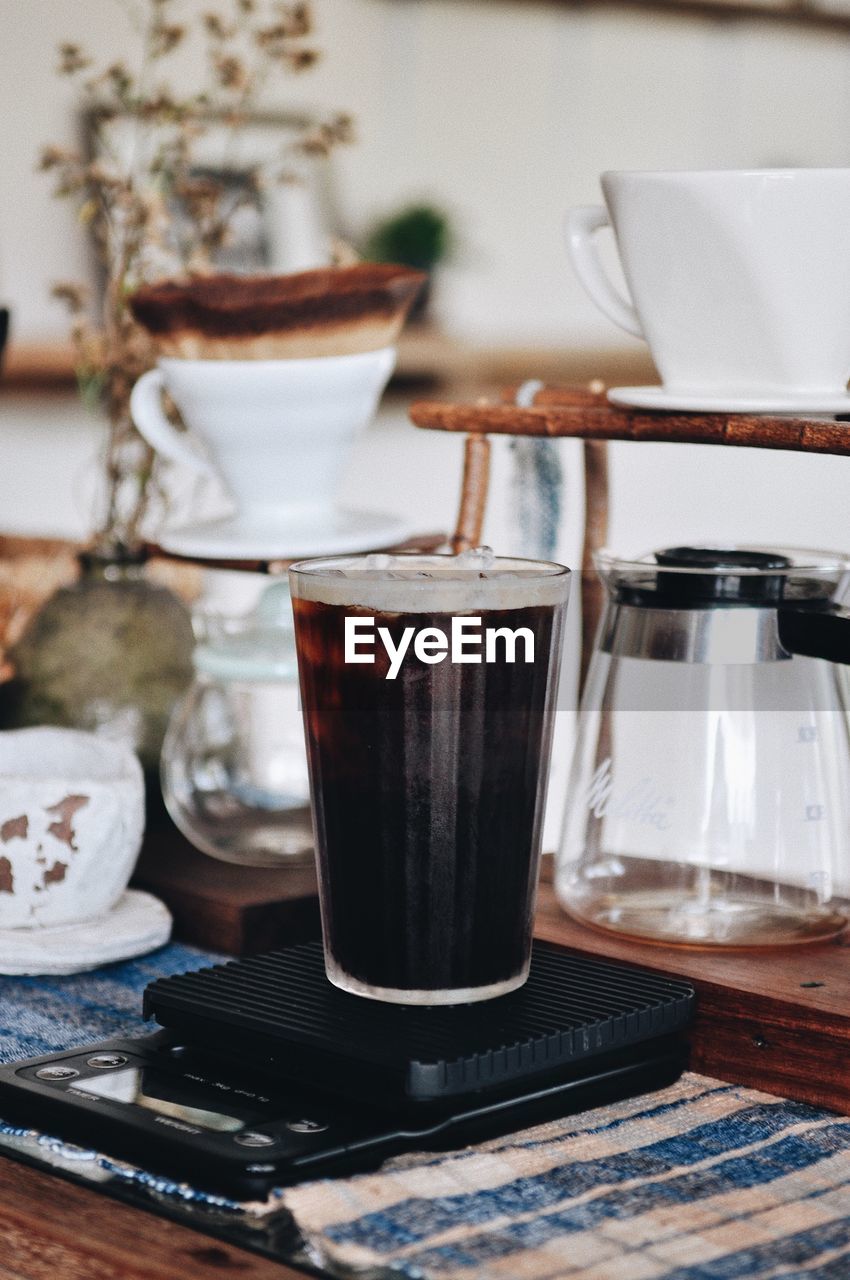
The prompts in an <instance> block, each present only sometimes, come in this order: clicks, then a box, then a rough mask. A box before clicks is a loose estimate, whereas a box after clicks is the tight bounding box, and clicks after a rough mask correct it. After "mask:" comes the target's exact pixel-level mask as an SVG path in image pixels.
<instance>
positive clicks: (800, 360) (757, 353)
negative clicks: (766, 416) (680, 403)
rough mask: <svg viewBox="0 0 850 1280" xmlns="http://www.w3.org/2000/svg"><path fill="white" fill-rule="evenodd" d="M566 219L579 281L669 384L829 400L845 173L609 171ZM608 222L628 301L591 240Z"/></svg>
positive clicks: (846, 233) (848, 258)
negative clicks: (597, 198) (596, 197)
mask: <svg viewBox="0 0 850 1280" xmlns="http://www.w3.org/2000/svg"><path fill="white" fill-rule="evenodd" d="M602 189H603V192H604V194H605V201H606V204H607V209H605V208H603V207H602V206H597V205H591V206H582V207H580V208H575V209H572V210H571V211H570V212H569V214H568V215H567V242H568V247H569V252H570V256H571V258H572V262H573V266H574V267H575V270H576V273H577V275H578V277H579V280H580V281H581V283H582V284H583V285H584V287H585V289H586V290H587V292H588V293H589V294H590V297H591V298H592V299H593V301H594V302H595V303H596V305H597V306H598V307H599V308H600V310H601V311H603V312H604V313H605V315H607V316H608V317H609V319H611V320H613V321H614V323H615V324H618V325H620V326H621V328H623V329H625V330H627V332H629V333H633V334H636V335H637V336H638V337H641V338H645V339H646V341H647V342H648V343H649V346H650V349H651V351H652V355H653V357H654V359H655V363H656V365H657V366H658V370H659V373H660V374H661V377H662V380H663V382H664V386H665V388H666V389H667V390H669V391H672V392H676V393H687V394H694V393H698V394H699V393H708V394H712V395H717V394H726V395H733V396H734V395H737V396H741V397H747V396H750V397H752V396H756V395H765V394H772V395H779V396H784V397H794V396H798V395H799V396H800V397H806V396H810V395H811V394H812V393H816V394H820V395H824V394H830V395H836V394H840V393H841V392H843V391H844V389H845V387H846V385H847V380H848V377H850V169H763V170H760V169H752V170H714V171H705V172H690V173H689V172H681V173H676V172H669V173H664V172H659V173H651V172H650V173H640V172H635V173H632V172H622V171H621V172H609V173H605V174H603V175H602ZM609 225H610V226H612V227H613V229H614V233H615V235H616V239H617V246H618V248H619V252H620V259H621V262H622V266H623V272H624V275H625V278H626V282H627V284H628V287H629V290H630V292H631V297H632V301H631V302H629V301H627V300H626V299H625V298H623V297H622V296H621V295H620V293H619V292H618V290H617V289H615V287H614V286H613V285H612V284H611V282H610V281H609V279H608V277H607V275H606V274H605V271H604V269H603V267H602V264H601V262H600V260H599V257H598V255H597V251H596V247H595V244H594V234H595V232H597V231H598V230H599V229H600V228H602V227H607V226H609Z"/></svg>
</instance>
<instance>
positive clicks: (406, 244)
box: [363, 204, 453, 321]
mask: <svg viewBox="0 0 850 1280" xmlns="http://www.w3.org/2000/svg"><path fill="white" fill-rule="evenodd" d="M452 247H453V239H452V230H451V224H450V221H449V217H448V214H447V213H445V212H444V211H443V210H442V209H439V208H437V207H436V206H435V205H431V204H410V205H406V206H405V207H404V208H403V209H399V210H398V211H397V212H396V213H393V214H390V215H389V216H387V217H385V218H382V219H380V221H378V222H376V223H375V225H374V226H373V227H372V230H371V231H370V232H369V235H368V236H367V239H366V242H365V245H364V248H363V252H364V256H365V257H366V258H368V259H369V260H370V261H372V262H397V263H400V264H401V265H402V266H405V267H414V268H415V269H416V270H417V271H425V272H427V274H428V282H427V284H426V285H425V287H424V288H423V289H422V291H421V293H420V294H419V297H418V299H417V301H416V303H415V304H414V307H413V311H412V312H411V319H412V320H420V321H422V320H424V319H425V317H426V314H427V310H428V305H429V301H430V297H431V293H432V282H433V277H434V272H435V270H436V268H437V266H438V265H439V264H440V263H441V262H444V261H445V260H446V259H447V258H448V257H449V255H450V253H451V250H452Z"/></svg>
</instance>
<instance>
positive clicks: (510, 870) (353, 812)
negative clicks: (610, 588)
mask: <svg viewBox="0 0 850 1280" xmlns="http://www.w3.org/2000/svg"><path fill="white" fill-rule="evenodd" d="M569 580H570V573H569V570H568V569H565V568H564V567H563V566H562V565H558V564H550V563H545V562H539V561H530V560H512V559H505V558H499V557H495V556H493V554H492V553H491V552H489V551H487V550H486V549H482V550H477V551H473V552H467V553H465V554H464V555H461V556H441V555H394V556H390V555H370V556H346V557H338V558H335V559H322V560H310V561H303V562H302V563H300V564H296V565H294V566H293V567H292V569H291V570H290V581H291V585H292V597H293V605H294V610H295V634H296V643H297V648H298V664H299V671H300V680H301V697H302V705H303V711H304V722H305V728H306V735H307V747H308V756H309V763H310V781H311V791H312V802H313V819H314V824H315V835H316V852H317V859H318V870H319V892H320V902H321V910H322V928H323V934H324V945H325V962H326V966H327V973H328V977H329V978H330V980H331V982H333V983H334V984H335V985H336V986H338V987H341V988H343V989H344V990H346V991H350V992H354V993H356V994H357V995H362V996H367V997H371V998H372V999H376V1000H386V1001H391V1002H394V1003H399V1004H424V1005H433V1004H459V1003H462V1002H465V1001H472V1000H486V999H489V998H491V997H494V996H499V995H503V994H505V993H506V992H508V991H512V990H513V989H514V988H515V987H518V986H521V985H522V983H523V982H524V981H525V978H526V976H527V973H528V964H529V957H530V949H531V927H532V916H533V911H534V900H535V892H536V884H537V872H538V861H539V856H540V841H541V836H542V823H543V809H544V801H545V794H546V781H547V774H548V766H549V756H550V750H551V741H552V727H553V720H554V709H555V698H556V689H557V683H558V674H559V668H560V656H561V647H562V631H563V621H564V614H565V612H566V604H567V597H568V592H569Z"/></svg>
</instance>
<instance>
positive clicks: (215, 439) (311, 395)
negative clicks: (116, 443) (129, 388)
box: [130, 347, 395, 528]
mask: <svg viewBox="0 0 850 1280" xmlns="http://www.w3.org/2000/svg"><path fill="white" fill-rule="evenodd" d="M394 364H395V348H394V347H384V348H382V349H381V350H379V351H367V352H363V353H359V354H355V355H344V356H317V357H315V358H312V359H304V360H182V359H177V358H167V359H166V358H163V359H161V360H160V361H159V364H158V365H157V367H156V368H155V369H151V370H149V372H148V373H145V374H143V375H142V377H141V378H140V379H139V380H138V382H137V383H136V385H135V387H134V388H133V392H132V395H131V397H130V412H131V414H132V417H133V421H134V423H135V424H136V427H137V428H138V430H139V432H140V433H141V435H142V436H144V438H145V439H146V440H147V441H148V443H149V444H150V445H152V446H153V448H154V449H156V450H157V452H158V453H160V454H161V455H162V456H163V457H165V458H169V459H171V461H173V462H180V463H184V464H186V465H187V466H189V467H192V468H194V469H195V470H196V471H200V472H207V473H209V472H212V473H214V474H217V475H218V476H219V477H220V478H221V479H222V480H223V481H224V483H225V485H226V486H227V489H228V491H229V493H230V495H231V497H232V498H233V501H234V503H235V505H236V508H237V512H238V517H239V519H240V521H242V523H243V524H245V525H246V526H251V527H255V528H274V527H275V526H276V525H279V524H280V523H281V521H282V520H283V519H286V520H290V521H291V520H292V519H293V518H296V519H297V518H298V517H299V516H304V517H305V518H313V519H315V518H316V516H317V514H319V513H320V512H322V511H329V510H330V509H332V507H333V504H334V499H335V495H336V488H337V483H338V480H339V477H340V473H341V471H342V469H343V467H344V465H345V462H346V460H347V457H348V452H349V448H350V446H351V445H352V444H353V442H354V440H355V438H356V436H357V435H358V433H359V432H360V431H361V430H362V429H363V428H364V427H365V426H366V425H367V424H368V423H369V421H370V419H371V418H372V417H373V415H374V413H375V410H376V409H377V406H378V401H379V399H380V397H381V393H382V392H383V390H384V387H385V386H386V384H387V381H388V379H389V376H390V374H391V373H392V370H393V366H394ZM163 388H165V389H166V390H167V391H168V393H169V395H170V396H171V397H172V399H173V400H174V402H175V404H176V405H177V407H178V409H179V410H180V414H181V416H182V418H183V421H184V422H185V424H186V426H187V427H188V428H189V431H190V432H191V433H192V434H193V435H194V436H196V437H198V438H199V439H200V440H202V441H203V443H204V445H205V447H206V456H202V455H201V454H200V453H199V452H198V451H197V450H196V448H195V447H194V445H193V443H192V442H191V441H190V440H188V439H187V437H186V434H185V433H183V432H181V431H178V430H177V429H176V428H175V427H174V426H173V425H172V423H171V422H169V420H168V418H167V417H166V414H165V412H164V410H163V406H162V391H163Z"/></svg>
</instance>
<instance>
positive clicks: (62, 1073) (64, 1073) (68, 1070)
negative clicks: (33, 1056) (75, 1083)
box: [35, 1066, 80, 1080]
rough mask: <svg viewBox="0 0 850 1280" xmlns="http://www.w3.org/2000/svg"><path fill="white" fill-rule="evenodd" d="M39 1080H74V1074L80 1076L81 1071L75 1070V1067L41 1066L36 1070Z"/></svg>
mask: <svg viewBox="0 0 850 1280" xmlns="http://www.w3.org/2000/svg"><path fill="white" fill-rule="evenodd" d="M35 1074H36V1076H37V1077H38V1079H39V1080H73V1079H74V1076H78V1075H79V1074H80V1073H79V1071H75V1070H74V1068H73V1067H60V1066H55V1067H39V1069H38V1071H36V1073H35Z"/></svg>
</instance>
